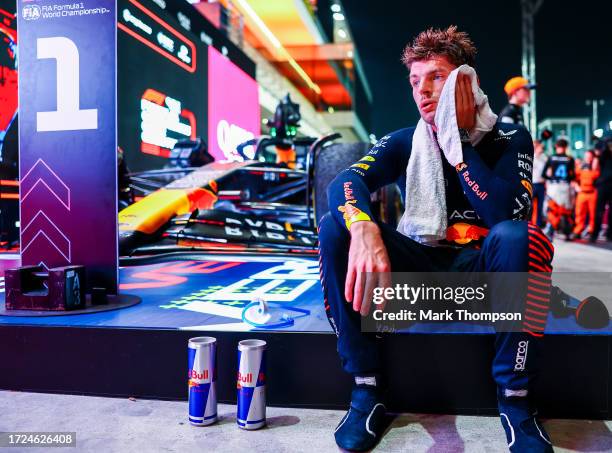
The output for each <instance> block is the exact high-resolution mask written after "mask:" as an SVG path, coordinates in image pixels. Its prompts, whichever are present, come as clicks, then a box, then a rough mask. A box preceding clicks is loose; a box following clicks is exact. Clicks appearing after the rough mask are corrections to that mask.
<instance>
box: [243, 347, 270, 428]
mask: <svg viewBox="0 0 612 453" xmlns="http://www.w3.org/2000/svg"><path fill="white" fill-rule="evenodd" d="M236 388H237V389H238V404H237V405H238V407H237V416H236V421H237V423H238V426H239V427H240V428H242V429H259V428H261V427H262V426H264V425H265V424H266V342H265V341H263V340H242V341H241V342H240V343H238V376H237V385H236Z"/></svg>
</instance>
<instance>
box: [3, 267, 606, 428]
mask: <svg viewBox="0 0 612 453" xmlns="http://www.w3.org/2000/svg"><path fill="white" fill-rule="evenodd" d="M120 275H121V281H122V291H126V292H130V293H133V294H136V295H138V296H139V297H140V298H141V299H142V302H141V303H140V304H137V305H134V306H132V307H129V308H124V309H120V310H112V311H105V312H98V313H91V314H81V315H76V314H67V315H64V316H36V317H31V316H30V317H27V318H26V317H19V316H10V317H8V316H0V357H3V360H2V361H1V362H0V388H2V389H7V390H20V391H35V392H51V393H53V392H58V393H73V394H89V395H104V396H116V397H128V396H134V397H139V398H157V399H173V400H184V399H186V398H187V341H188V339H189V338H191V337H193V336H199V335H212V336H214V337H216V338H217V340H218V345H219V353H218V391H219V400H220V401H222V402H235V397H236V395H235V393H236V392H235V368H236V345H237V343H238V341H240V340H242V339H246V338H260V339H263V340H265V341H267V342H268V344H269V349H268V351H269V356H268V404H270V405H276V406H288V407H317V408H341V407H346V404H347V402H348V399H349V394H350V378H349V377H348V376H346V375H345V374H344V373H343V372H342V370H341V368H340V363H339V359H338V356H337V353H336V345H335V342H336V337H335V335H333V333H332V332H331V329H330V327H329V324H328V322H327V319H326V316H325V313H324V309H323V303H322V296H321V290H320V286H319V285H320V284H319V276H318V262H317V260H316V259H315V258H312V257H304V258H288V257H278V256H277V257H265V256H263V257H262V256H256V257H244V256H223V257H221V256H212V255H211V256H203V257H200V258H198V259H187V260H171V261H165V262H159V263H148V264H141V265H137V266H130V267H125V268H121V270H120ZM262 288H264V290H262ZM262 291H265V294H266V297H265V298H266V300H269V301H271V303H274V304H276V305H277V306H281V307H283V308H282V309H283V310H284V312H283V313H284V314H285V316H284V317H283V318H282V319H283V322H284V324H283V323H281V324H280V325H277V326H276V327H274V328H262V327H257V326H256V325H253V324H252V323H250V320H249V319H244V317H243V311H244V310H243V309H244V307H245V306H246V305H248V304H249V303H251V301H252V300H253V298H254V297H255V296H256V295H257V294H261V293H262ZM258 292H259V293H258ZM3 296H4V295H3V288H2V285H1V283H0V304H2V302H3ZM549 324H550V325H551V326H552V327H553V330H555V329H556V330H557V332H564V331H565V332H567V331H570V332H579V327H578V326H577V325H576V324H575V321H572V320H571V319H570V318H568V319H562V320H558V319H557V320H555V319H553V318H551V319H550V323H549ZM458 327H459V326H455V329H454V331H458ZM423 332H424V330H423V326H420V327H418V326H415V328H414V329H411V333H405V334H394V335H388V336H387V337H386V338H385V340H384V342H385V345H384V348H383V351H384V356H385V363H386V366H387V369H388V375H389V378H390V388H391V398H390V401H391V402H392V404H391V409H392V410H396V411H402V412H425V413H446V414H494V413H495V412H496V401H495V387H494V383H493V381H492V378H491V376H490V363H491V359H492V356H493V338H494V337H493V335H492V334H491V333H492V330H491V329H490V328H486V327H483V328H482V329H480V330H477V331H472V332H471V333H464V334H447V333H444V332H443V331H442V330H441V331H440V333H436V334H427V333H423ZM544 350H545V354H544V357H543V360H542V368H543V370H542V373H541V378H540V381H539V384H538V388H539V391H538V395H539V400H540V412H541V413H542V415H543V416H544V417H578V418H580V417H584V418H602V419H604V418H611V417H612V412H611V408H612V393H611V389H612V385H611V384H612V375H611V374H610V368H611V366H610V365H611V364H612V336H610V332H609V329H608V330H605V329H604V330H603V331H601V332H599V334H598V335H586V334H585V335H561V334H553V333H549V334H548V335H546V336H545V338H544Z"/></svg>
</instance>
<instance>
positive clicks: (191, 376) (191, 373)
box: [187, 370, 208, 381]
mask: <svg viewBox="0 0 612 453" xmlns="http://www.w3.org/2000/svg"><path fill="white" fill-rule="evenodd" d="M187 377H188V378H189V379H190V380H191V379H194V380H200V381H206V380H208V370H202V372H201V373H198V372H197V371H196V370H189V373H187Z"/></svg>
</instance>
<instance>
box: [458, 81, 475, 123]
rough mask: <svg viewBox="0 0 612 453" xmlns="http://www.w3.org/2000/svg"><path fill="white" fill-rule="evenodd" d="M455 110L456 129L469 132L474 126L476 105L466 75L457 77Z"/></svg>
mask: <svg viewBox="0 0 612 453" xmlns="http://www.w3.org/2000/svg"><path fill="white" fill-rule="evenodd" d="M455 110H456V112H457V127H458V128H459V129H465V130H468V131H471V130H472V129H473V128H474V126H475V125H476V104H475V102H474V93H473V92H472V82H471V81H470V78H469V76H468V75H467V74H458V75H457V84H456V85H455Z"/></svg>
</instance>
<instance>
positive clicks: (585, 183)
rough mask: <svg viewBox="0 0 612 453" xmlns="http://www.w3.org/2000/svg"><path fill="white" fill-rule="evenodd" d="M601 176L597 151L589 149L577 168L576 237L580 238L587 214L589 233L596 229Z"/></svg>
mask: <svg viewBox="0 0 612 453" xmlns="http://www.w3.org/2000/svg"><path fill="white" fill-rule="evenodd" d="M598 177H599V168H598V165H597V160H596V159H595V153H594V152H593V151H592V150H588V151H587V152H585V153H584V160H583V161H582V162H581V163H580V165H579V166H577V168H576V180H577V181H578V196H577V197H576V226H575V227H574V234H573V236H574V239H577V238H580V236H581V235H582V232H583V231H584V227H585V226H586V220H587V214H588V217H589V229H588V232H589V234H592V233H593V230H594V229H595V207H596V205H597V189H595V184H594V183H595V180H596V179H597V178H598Z"/></svg>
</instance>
